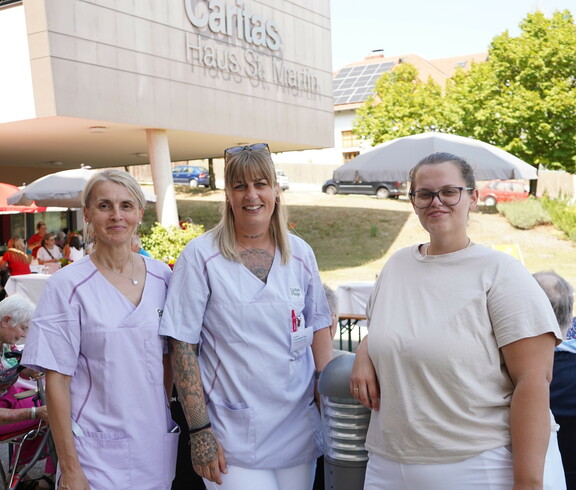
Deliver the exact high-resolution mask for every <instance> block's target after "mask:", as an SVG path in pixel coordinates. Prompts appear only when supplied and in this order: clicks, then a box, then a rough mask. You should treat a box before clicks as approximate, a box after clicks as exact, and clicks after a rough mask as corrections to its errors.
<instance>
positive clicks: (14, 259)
mask: <svg viewBox="0 0 576 490" xmlns="http://www.w3.org/2000/svg"><path fill="white" fill-rule="evenodd" d="M11 242H12V243H11V247H10V248H8V250H7V251H6V253H5V254H4V255H3V256H2V260H1V261H0V269H1V270H3V271H8V272H9V273H10V275H11V276H19V275H22V274H30V273H31V271H30V256H29V255H28V254H26V246H25V245H24V240H22V238H18V237H14V238H13V239H12V240H11Z"/></svg>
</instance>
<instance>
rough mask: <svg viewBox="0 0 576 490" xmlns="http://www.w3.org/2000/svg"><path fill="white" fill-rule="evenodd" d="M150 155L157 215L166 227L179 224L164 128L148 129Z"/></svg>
mask: <svg viewBox="0 0 576 490" xmlns="http://www.w3.org/2000/svg"><path fill="white" fill-rule="evenodd" d="M146 138H147V141H148V156H149V157H150V167H151V169H152V181H153V182H154V193H155V194H156V216H157V217H158V222H159V223H160V224H161V225H162V226H165V227H168V226H178V207H177V206H176V193H175V192H174V182H173V181H172V168H171V165H170V149H169V148H168V136H167V135H166V130H164V129H147V130H146Z"/></svg>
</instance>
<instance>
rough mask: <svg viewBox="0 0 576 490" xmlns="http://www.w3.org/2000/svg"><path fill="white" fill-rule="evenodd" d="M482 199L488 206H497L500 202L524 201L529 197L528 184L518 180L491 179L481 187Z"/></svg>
mask: <svg viewBox="0 0 576 490" xmlns="http://www.w3.org/2000/svg"><path fill="white" fill-rule="evenodd" d="M479 192H480V201H481V202H483V203H484V204H486V206H496V203H498V202H506V201H522V200H524V199H528V195H529V192H528V186H527V185H526V184H525V183H523V182H522V181H518V180H491V181H490V182H488V183H487V184H486V185H485V186H484V187H482V188H481V189H480V191H479Z"/></svg>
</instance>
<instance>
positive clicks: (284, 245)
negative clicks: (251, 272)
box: [212, 149, 290, 264]
mask: <svg viewBox="0 0 576 490" xmlns="http://www.w3.org/2000/svg"><path fill="white" fill-rule="evenodd" d="M262 178H264V179H266V181H267V182H268V184H269V185H270V186H271V187H272V188H273V189H276V187H277V181H276V170H275V168H274V162H273V161H272V157H271V156H270V152H269V151H268V150H267V149H262V150H249V151H248V150H244V151H240V152H238V153H234V154H232V155H229V156H228V158H227V160H226V164H225V166H224V189H225V190H226V191H227V192H228V191H230V190H232V188H233V186H234V183H235V182H239V181H240V182H247V181H253V180H256V179H262ZM212 232H213V233H214V240H215V242H216V243H217V245H218V248H219V249H220V252H221V253H222V255H223V256H224V257H226V258H227V259H228V260H233V261H235V262H240V255H239V254H238V252H236V233H235V230H234V213H233V211H232V208H231V206H230V205H229V204H228V202H226V201H225V202H224V204H223V208H222V218H221V219H220V223H218V224H217V225H216V226H215V227H214V229H213V230H212ZM270 235H271V236H272V239H273V240H274V242H275V243H276V246H277V247H278V249H279V250H280V255H281V257H282V263H283V264H286V263H287V262H288V260H289V258H290V242H289V239H288V215H287V213H286V208H285V207H284V204H283V203H282V197H281V196H280V195H279V197H278V199H276V206H275V207H274V211H273V213H272V216H271V218H270Z"/></svg>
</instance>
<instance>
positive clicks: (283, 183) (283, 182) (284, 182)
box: [276, 168, 290, 191]
mask: <svg viewBox="0 0 576 490" xmlns="http://www.w3.org/2000/svg"><path fill="white" fill-rule="evenodd" d="M276 180H277V181H278V185H279V186H280V188H281V189H282V190H283V191H287V190H288V189H290V179H289V178H288V176H287V175H286V174H285V173H284V170H280V169H278V168H277V169H276Z"/></svg>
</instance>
